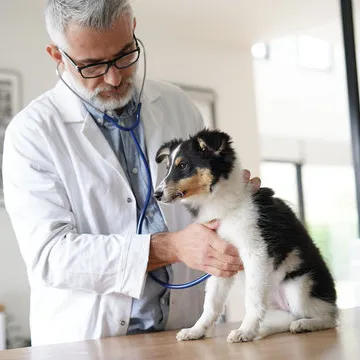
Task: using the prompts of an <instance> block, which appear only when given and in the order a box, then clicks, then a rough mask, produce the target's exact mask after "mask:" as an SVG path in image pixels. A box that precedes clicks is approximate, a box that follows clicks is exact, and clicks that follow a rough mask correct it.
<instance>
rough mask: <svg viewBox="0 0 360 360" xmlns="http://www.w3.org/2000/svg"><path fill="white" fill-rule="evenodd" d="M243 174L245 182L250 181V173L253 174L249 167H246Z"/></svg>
mask: <svg viewBox="0 0 360 360" xmlns="http://www.w3.org/2000/svg"><path fill="white" fill-rule="evenodd" d="M242 174H243V179H244V182H245V183H248V182H249V180H250V175H251V173H250V171H249V170H248V169H244V170H243V171H242Z"/></svg>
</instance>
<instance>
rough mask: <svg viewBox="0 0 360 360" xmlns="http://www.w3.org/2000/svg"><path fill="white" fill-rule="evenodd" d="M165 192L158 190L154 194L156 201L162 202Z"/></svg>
mask: <svg viewBox="0 0 360 360" xmlns="http://www.w3.org/2000/svg"><path fill="white" fill-rule="evenodd" d="M163 194H164V192H163V191H162V190H156V191H155V193H154V197H155V199H156V200H161V198H162V196H163Z"/></svg>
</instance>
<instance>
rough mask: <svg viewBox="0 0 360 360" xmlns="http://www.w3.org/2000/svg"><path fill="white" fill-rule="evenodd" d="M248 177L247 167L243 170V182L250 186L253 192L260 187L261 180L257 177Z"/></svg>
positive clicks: (249, 174)
mask: <svg viewBox="0 0 360 360" xmlns="http://www.w3.org/2000/svg"><path fill="white" fill-rule="evenodd" d="M250 177H251V173H250V171H249V170H247V169H244V170H243V178H244V182H245V184H247V185H250V186H252V191H253V192H254V193H255V192H257V191H258V190H259V189H260V186H261V180H260V178H259V177H254V178H252V179H250Z"/></svg>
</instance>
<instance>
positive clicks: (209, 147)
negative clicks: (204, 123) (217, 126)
mask: <svg viewBox="0 0 360 360" xmlns="http://www.w3.org/2000/svg"><path fill="white" fill-rule="evenodd" d="M196 138H197V142H198V144H199V148H200V150H201V151H206V152H209V153H211V154H215V155H220V154H221V152H222V151H223V150H224V148H225V146H226V144H230V136H229V135H228V134H226V133H224V132H222V131H219V130H206V129H205V130H202V131H200V132H199V133H198V134H197V135H196Z"/></svg>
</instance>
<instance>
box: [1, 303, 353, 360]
mask: <svg viewBox="0 0 360 360" xmlns="http://www.w3.org/2000/svg"><path fill="white" fill-rule="evenodd" d="M340 321H341V324H340V326H339V327H338V328H336V329H332V330H325V331H319V332H313V333H306V334H297V335H293V334H290V333H285V334H277V335H273V336H271V337H268V338H265V339H262V340H258V341H253V342H249V343H238V344H228V343H227V342H226V338H227V335H228V332H229V331H230V330H231V329H233V328H236V327H237V326H236V325H235V326H234V324H221V325H217V327H216V329H215V332H214V336H213V337H212V338H207V339H203V340H197V341H190V342H180V343H179V342H177V341H176V339H175V334H176V331H167V332H159V333H152V334H144V335H131V336H121V337H114V338H105V339H101V340H88V341H81V342H73V343H66V344H57V345H46V346H35V347H31V348H22V349H14V350H7V351H2V352H1V351H0V360H4V359H6V360H30V359H31V360H45V359H46V360H64V359H65V360H83V359H94V360H95V359H96V360H115V359H116V360H118V359H139V360H140V359H157V360H162V359H172V360H176V359H179V360H180V359H181V360H183V359H206V360H212V359H214V360H215V359H216V360H221V359H241V360H260V359H261V360H268V359H276V360H303V359H306V360H310V359H317V360H319V359H326V360H330V359H331V360H342V359H346V360H355V359H356V360H359V359H360V308H356V309H348V310H343V311H342V312H341V320H340Z"/></svg>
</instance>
